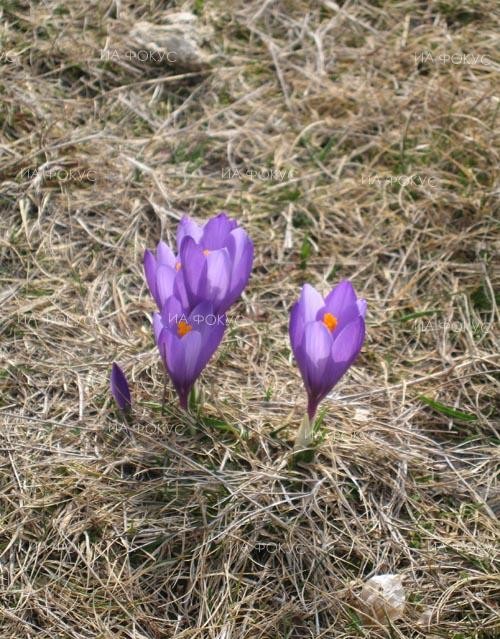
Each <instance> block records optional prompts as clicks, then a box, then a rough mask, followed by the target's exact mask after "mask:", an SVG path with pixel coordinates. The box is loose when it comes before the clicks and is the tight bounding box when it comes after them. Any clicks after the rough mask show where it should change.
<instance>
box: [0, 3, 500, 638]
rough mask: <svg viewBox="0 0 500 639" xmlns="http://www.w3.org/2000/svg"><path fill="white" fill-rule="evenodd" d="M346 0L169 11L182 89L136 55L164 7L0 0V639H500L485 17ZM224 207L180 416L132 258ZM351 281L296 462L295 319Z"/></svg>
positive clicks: (489, 28)
mask: <svg viewBox="0 0 500 639" xmlns="http://www.w3.org/2000/svg"><path fill="white" fill-rule="evenodd" d="M342 4H343V6H339V5H342ZM339 5H337V3H335V2H332V1H329V0H328V1H327V0H323V1H318V2H299V1H293V0H290V1H287V2H285V1H283V2H278V1H273V0H267V1H262V0H259V1H257V0H256V1H254V2H253V1H245V2H243V1H241V2H240V1H239V0H238V1H236V0H231V1H230V2H227V3H224V2H210V1H208V0H206V1H205V2H204V1H203V0H196V1H195V2H186V3H184V4H181V3H178V4H176V5H175V6H176V7H177V9H179V8H180V9H184V10H191V11H195V13H196V14H197V15H198V21H199V25H198V28H199V29H200V31H201V34H202V38H203V45H202V46H203V50H204V51H205V52H206V54H207V55H208V56H212V57H211V59H210V67H208V68H203V69H202V70H201V72H199V73H197V72H194V71H193V70H189V69H188V70H186V69H178V68H176V67H175V66H174V65H169V64H163V65H162V64H156V65H152V64H149V63H144V64H140V63H137V62H136V61H134V60H131V59H129V58H130V56H129V57H127V56H126V52H127V51H128V50H129V49H128V48H127V47H128V46H129V45H128V40H127V38H128V36H127V34H128V32H129V30H130V28H131V27H132V26H133V25H134V24H136V23H137V21H138V20H149V21H150V22H157V23H158V24H162V23H163V17H162V16H163V12H164V11H165V10H166V9H167V10H169V9H173V8H175V6H174V3H161V2H154V1H151V2H144V3H132V2H129V1H128V0H124V1H123V2H116V3H112V4H109V3H107V2H103V3H92V4H90V3H82V2H80V1H78V2H76V1H72V0H70V1H68V2H65V3H58V2H55V1H52V0H46V1H45V2H37V3H35V2H32V3H28V2H21V1H17V0H2V1H1V2H0V7H1V11H2V13H3V21H2V24H1V27H0V44H1V59H0V71H1V75H0V99H1V101H2V108H1V112H0V166H1V188H0V197H1V202H0V224H1V228H0V233H1V235H0V260H1V275H0V277H1V304H0V335H1V342H0V348H1V350H0V358H1V360H0V361H1V367H0V390H1V396H0V402H1V405H0V407H1V412H0V463H1V466H0V636H1V637H2V638H4V637H5V638H9V639H10V638H16V639H21V638H25V637H26V638H28V637H32V638H35V637H36V638H37V639H43V638H47V639H48V638H50V639H59V638H63V637H64V638H70V637H71V638H75V639H83V638H96V637H97V638H102V639H104V638H106V639H107V638H113V639H118V638H119V639H122V638H134V639H143V638H148V639H156V638H163V637H177V638H179V639H180V638H182V639H188V638H189V639H195V638H196V639H260V638H262V639H276V638H278V637H279V638H290V639H292V638H293V639H299V638H309V637H315V638H320V637H321V638H325V639H326V638H329V637H339V638H340V637H343V638H350V637H370V638H371V637H386V636H392V637H404V638H407V637H443V638H444V637H447V638H448V637H449V638H454V639H465V638H470V637H482V638H493V637H494V636H496V634H497V632H498V627H499V616H498V607H497V605H498V602H497V601H496V596H497V595H498V592H499V579H498V564H496V563H495V560H496V557H495V546H496V536H497V535H498V527H497V522H496V520H495V512H498V502H497V501H496V498H497V495H498V493H497V492H496V490H497V489H496V486H495V475H494V471H495V462H496V461H498V458H497V459H496V460H495V445H496V443H497V442H498V439H496V437H497V433H496V431H495V396H497V395H498V370H499V366H498V358H497V357H496V353H497V350H498V349H497V344H495V329H498V323H497V321H498V308H497V302H496V301H495V296H494V292H493V291H494V267H493V264H494V254H495V239H497V238H498V235H495V233H496V232H497V231H498V228H497V227H496V226H495V222H494V214H495V209H494V207H495V203H497V202H498V184H497V183H495V170H496V167H498V162H499V147H498V138H495V129H496V131H498V123H499V120H500V115H499V99H498V97H495V90H496V89H498V70H499V67H498V60H497V59H496V58H495V45H496V44H498V33H499V20H498V13H497V14H495V10H496V9H497V4H496V3H495V2H493V1H491V2H489V1H487V0H483V1H481V2H454V1H452V0H450V1H447V2H424V1H422V2H417V1H406V2H405V1H402V2H384V1H378V2H346V3H339ZM106 47H107V50H108V51H109V50H110V49H115V48H116V50H117V51H118V59H116V57H115V58H114V59H106V57H105V56H104V57H103V55H102V53H101V52H102V50H103V49H105V48H106ZM452 55H455V58H454V59H453V60H452V58H451V56H452ZM441 56H444V57H441ZM446 56H449V57H448V58H447V57H446ZM42 167H44V168H42ZM277 171H281V172H282V173H277ZM221 209H225V210H227V211H228V212H230V214H231V215H233V216H235V217H237V218H238V220H240V222H241V223H242V224H243V225H244V226H245V228H246V229H247V230H248V232H249V233H250V235H251V236H252V238H253V239H254V242H255V249H256V257H255V265H254V271H253V275H252V279H251V281H250V283H249V286H248V288H247V290H246V292H245V294H244V297H243V299H242V300H241V301H240V302H239V303H238V304H237V305H236V306H235V307H234V308H233V309H232V311H231V326H230V328H229V330H228V332H227V334H226V336H225V339H224V342H223V344H222V346H221V348H220V350H219V351H218V353H217V355H216V357H215V358H214V360H213V361H212V363H211V364H210V366H209V367H208V368H207V370H206V372H205V373H204V375H203V378H202V386H203V388H204V391H205V406H204V415H205V420H204V421H203V422H198V423H194V424H193V423H192V422H191V421H190V420H189V419H187V418H186V417H185V416H183V415H182V414H181V412H180V411H179V409H178V408H177V404H176V400H175V397H174V395H173V393H172V391H171V389H170V387H169V389H168V402H167V411H166V414H165V415H164V416H162V415H161V414H160V405H159V402H160V400H161V393H162V373H161V367H160V362H159V357H158V355H157V353H156V351H155V348H154V345H153V339H152V335H151V330H150V325H149V316H150V313H151V311H152V310H153V303H152V301H151V299H150V297H149V295H148V293H147V291H146V289H145V286H144V282H143V276H142V265H141V259H142V253H143V250H144V248H145V247H146V246H149V247H153V246H154V245H155V243H156V242H157V240H158V239H159V238H160V236H162V237H163V238H165V239H166V240H172V239H173V237H174V235H173V234H174V230H175V225H176V221H177V219H178V218H179V216H180V215H181V214H182V213H189V214H191V215H194V216H197V217H198V218H200V219H205V218H207V217H208V216H210V215H212V214H214V213H216V212H218V211H219V210H221ZM344 277H348V278H350V279H352V281H353V282H354V284H355V286H356V288H357V290H358V292H359V293H360V294H362V295H363V296H364V297H365V298H366V299H367V300H368V309H369V310H368V328H367V339H366V343H365V345H364V348H363V351H362V354H361V356H360V357H359V359H358V361H357V363H356V365H355V366H354V367H353V368H352V369H351V371H350V372H349V373H348V375H346V377H345V379H344V380H343V381H342V382H341V384H339V386H338V387H337V388H336V389H334V392H333V394H332V395H331V396H330V397H329V398H328V399H327V400H326V401H325V402H324V404H323V406H324V408H326V413H325V416H324V421H323V429H324V432H323V435H324V441H323V443H322V444H321V445H320V447H319V450H318V453H317V456H316V458H315V460H314V462H312V463H311V464H309V465H302V466H298V467H296V468H293V467H292V466H290V463H289V462H290V454H291V447H292V445H293V437H294V433H295V432H296V429H297V427H298V425H299V423H300V419H301V416H302V413H303V411H304V409H305V395H304V392H303V388H302V384H301V380H300V376H299V373H298V371H297V368H296V367H295V365H294V363H293V361H292V358H291V355H290V346H289V342H288V336H287V322H288V311H289V309H290V306H291V304H292V303H293V301H294V300H295V299H296V297H297V295H298V292H299V289H300V286H301V285H302V284H303V282H305V281H309V282H311V283H312V284H314V285H315V286H317V287H319V288H320V289H321V290H322V291H324V292H326V291H328V290H329V288H330V287H331V286H332V285H333V283H335V282H336V281H338V280H339V279H341V278H344ZM113 360H116V361H118V362H119V363H120V364H121V365H122V366H123V368H124V369H125V371H126V373H127V375H128V377H129V379H130V381H131V387H132V393H133V397H134V402H135V403H134V421H133V423H132V425H131V427H130V431H129V432H128V433H127V431H126V430H125V429H124V428H123V427H122V426H121V423H120V421H119V419H118V416H117V415H116V413H115V410H114V407H113V404H112V401H111V400H110V397H109V394H108V376H109V372H110V366H111V362H112V361H113ZM422 397H423V398H424V399H422ZM426 398H427V399H426ZM432 402H434V404H433V403H432ZM436 402H437V403H436ZM387 572H391V573H396V574H401V575H403V576H404V586H405V589H406V593H407V598H408V603H407V607H406V611H405V615H404V617H403V618H402V619H400V620H398V621H396V622H395V623H394V625H393V628H392V629H391V630H390V632H389V633H386V632H385V631H384V630H383V628H382V627H378V628H377V627H372V628H369V627H368V625H367V624H366V623H365V622H364V621H363V619H362V617H361V616H360V613H359V612H358V609H359V602H358V600H357V598H356V597H357V594H359V592H360V585H361V583H362V581H363V580H365V579H367V578H368V577H370V576H372V575H375V574H380V573H387ZM391 633H392V634H391Z"/></svg>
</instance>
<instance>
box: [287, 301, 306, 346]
mask: <svg viewBox="0 0 500 639" xmlns="http://www.w3.org/2000/svg"><path fill="white" fill-rule="evenodd" d="M304 325H305V324H304V319H303V313H302V312H301V308H300V305H299V302H295V304H294V305H293V306H292V310H291V311H290V323H289V326H288V333H289V335H290V344H291V345H292V350H293V353H294V355H295V358H296V359H297V353H296V351H297V349H298V348H299V346H300V345H301V343H302V337H303V335H304Z"/></svg>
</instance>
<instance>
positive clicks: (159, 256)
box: [156, 240, 175, 268]
mask: <svg viewBox="0 0 500 639" xmlns="http://www.w3.org/2000/svg"><path fill="white" fill-rule="evenodd" d="M156 260H157V262H158V266H159V265H160V264H164V265H165V266H170V267H171V268H175V255H174V254H173V252H172V249H171V248H170V247H169V246H167V244H165V242H164V241H163V240H160V241H159V242H158V246H157V247H156Z"/></svg>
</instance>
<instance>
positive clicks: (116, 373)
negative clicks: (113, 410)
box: [110, 362, 132, 411]
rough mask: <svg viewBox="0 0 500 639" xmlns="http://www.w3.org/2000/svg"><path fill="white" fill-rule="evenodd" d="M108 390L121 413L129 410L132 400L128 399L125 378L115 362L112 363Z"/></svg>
mask: <svg viewBox="0 0 500 639" xmlns="http://www.w3.org/2000/svg"><path fill="white" fill-rule="evenodd" d="M110 388H111V394H112V395H113V397H114V399H115V402H116V404H117V406H118V408H119V409H120V410H122V411H127V410H129V408H130V407H131V405H132V400H131V398H130V390H129V387H128V382H127V378H126V377H125V375H124V373H123V371H122V369H121V368H120V367H119V366H118V364H116V363H115V362H113V367H112V369H111V378H110Z"/></svg>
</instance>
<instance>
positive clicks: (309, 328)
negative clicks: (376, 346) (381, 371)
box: [289, 280, 366, 422]
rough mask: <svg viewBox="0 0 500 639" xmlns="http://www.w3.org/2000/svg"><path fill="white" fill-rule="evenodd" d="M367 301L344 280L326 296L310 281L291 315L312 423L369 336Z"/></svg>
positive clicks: (292, 339) (294, 348)
mask: <svg viewBox="0 0 500 639" xmlns="http://www.w3.org/2000/svg"><path fill="white" fill-rule="evenodd" d="M365 313H366V302H365V300H362V299H358V298H357V296H356V293H355V291H354V288H353V286H352V284H351V283H350V282H349V281H347V280H345V281H343V282H340V284H338V285H337V286H336V287H335V288H334V289H333V290H332V291H331V293H330V294H329V295H328V296H327V297H326V298H325V299H323V297H322V296H321V295H320V294H319V293H318V291H317V290H316V289H315V288H314V287H312V286H311V285H310V284H305V285H304V287H303V288H302V293H301V295H300V299H299V301H298V302H297V303H296V304H294V306H293V308H292V311H291V314H290V326H289V331H290V342H291V344H292V350H293V353H294V355H295V359H296V360H297V364H298V366H299V369H300V372H301V375H302V379H303V380H304V385H305V387H306V391H307V395H308V408H307V412H308V416H309V420H310V421H311V422H312V420H313V418H314V415H315V414H316V409H317V407H318V404H319V403H320V401H321V400H322V399H323V398H324V397H325V396H326V395H327V394H328V393H329V392H330V391H331V389H332V388H333V387H334V386H335V384H336V383H337V382H338V381H339V380H340V378H341V377H342V375H343V374H344V373H345V372H346V371H347V369H348V368H349V367H350V366H351V364H352V363H353V362H354V360H355V359H356V357H357V356H358V353H359V351H360V350H361V347H362V345H363V341H364V338H365V320H364V318H365Z"/></svg>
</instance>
